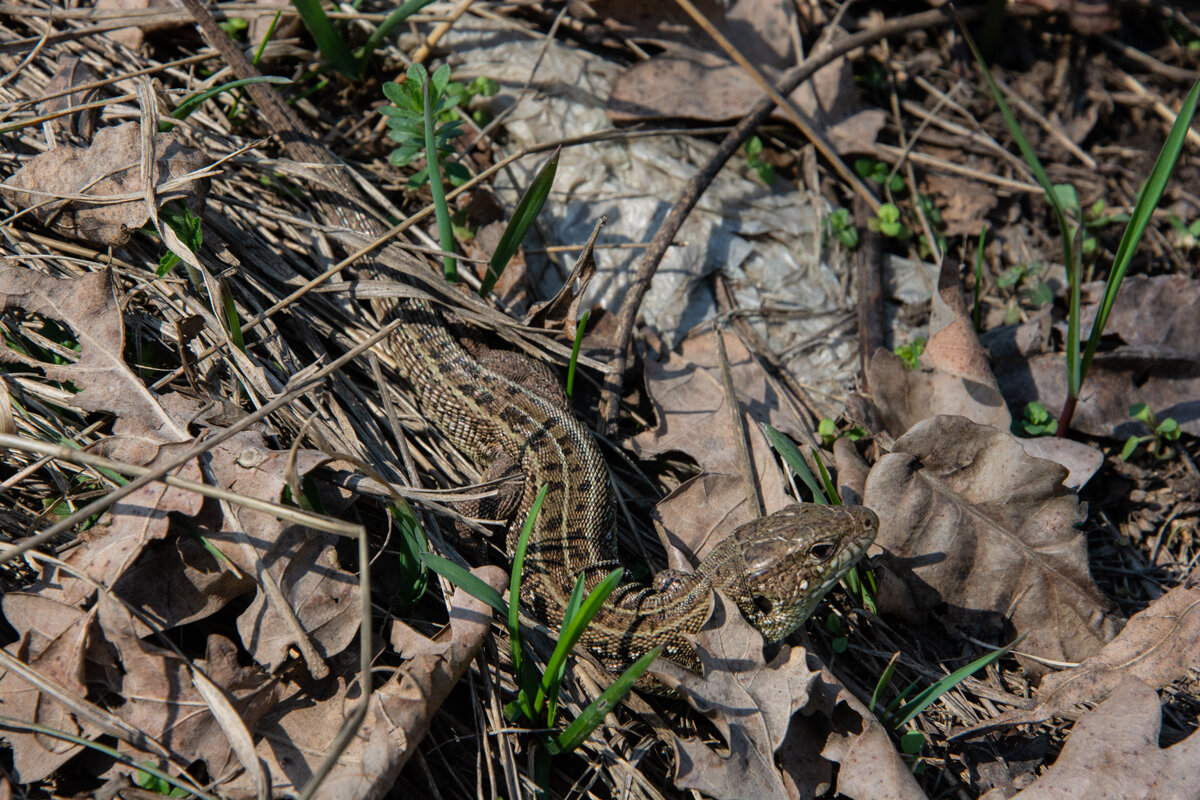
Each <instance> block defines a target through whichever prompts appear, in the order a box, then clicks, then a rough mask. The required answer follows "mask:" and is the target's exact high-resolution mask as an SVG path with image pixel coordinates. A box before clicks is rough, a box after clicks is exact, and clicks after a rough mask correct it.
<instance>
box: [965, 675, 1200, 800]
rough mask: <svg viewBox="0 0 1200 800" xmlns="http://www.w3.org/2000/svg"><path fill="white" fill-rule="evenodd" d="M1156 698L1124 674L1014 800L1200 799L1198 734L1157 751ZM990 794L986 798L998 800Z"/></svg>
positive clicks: (1159, 718)
mask: <svg viewBox="0 0 1200 800" xmlns="http://www.w3.org/2000/svg"><path fill="white" fill-rule="evenodd" d="M1161 727H1162V709H1161V707H1160V706H1159V700H1158V695H1157V694H1156V693H1155V692H1154V690H1153V689H1151V688H1150V687H1149V686H1147V685H1146V684H1144V683H1142V682H1141V681H1139V680H1138V679H1137V678H1134V677H1130V676H1126V677H1125V679H1124V680H1122V681H1121V683H1120V684H1119V685H1118V686H1117V688H1116V690H1115V691H1114V692H1113V693H1112V696H1111V697H1109V698H1108V699H1107V700H1105V701H1104V702H1103V703H1102V704H1100V706H1098V707H1097V708H1096V710H1095V711H1092V712H1089V713H1088V714H1085V715H1084V716H1083V717H1082V718H1081V719H1080V720H1079V721H1078V722H1076V723H1075V728H1074V729H1073V730H1072V731H1071V735H1070V737H1069V738H1068V739H1067V743H1066V745H1064V746H1063V750H1062V754H1061V755H1059V757H1058V760H1057V761H1055V762H1054V765H1053V766H1051V767H1050V768H1049V769H1048V770H1047V771H1046V772H1045V774H1043V775H1042V776H1041V777H1040V778H1038V779H1037V780H1036V781H1035V782H1034V783H1033V784H1032V785H1031V786H1030V787H1029V788H1027V789H1025V790H1024V791H1022V792H1018V793H1017V794H1016V795H1014V796H1013V797H1014V800H1018V799H1019V800H1051V798H1053V800H1074V799H1075V798H1078V800H1165V799H1166V798H1170V799H1171V800H1185V799H1186V798H1200V783H1198V782H1197V781H1196V776H1197V775H1198V774H1200V734H1198V733H1192V734H1191V735H1190V736H1188V737H1187V738H1186V739H1184V740H1183V741H1182V742H1179V743H1178V744H1176V745H1173V746H1171V747H1168V748H1165V749H1160V748H1159V746H1158V739H1159V734H1160V728H1161ZM1003 796H1004V795H1003V794H1002V793H1000V792H999V791H996V790H994V791H993V792H989V793H988V794H987V795H984V797H986V798H989V800H1000V799H1001V798H1003Z"/></svg>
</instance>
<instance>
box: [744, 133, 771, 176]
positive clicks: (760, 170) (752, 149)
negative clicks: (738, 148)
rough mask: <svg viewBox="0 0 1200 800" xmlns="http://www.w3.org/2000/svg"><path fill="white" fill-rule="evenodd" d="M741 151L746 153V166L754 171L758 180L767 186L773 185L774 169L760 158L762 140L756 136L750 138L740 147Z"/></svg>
mask: <svg viewBox="0 0 1200 800" xmlns="http://www.w3.org/2000/svg"><path fill="white" fill-rule="evenodd" d="M742 149H743V150H744V151H745V152H746V166H748V167H749V168H750V169H752V170H754V171H755V172H756V173H757V174H758V179H759V180H760V181H762V182H763V183H765V184H766V185H767V186H770V185H771V184H773V183H774V182H775V177H776V176H775V167H774V166H772V165H771V164H769V163H767V162H766V161H764V160H763V158H762V151H763V143H762V139H759V138H758V137H757V136H751V137H750V138H749V139H748V140H747V141H746V144H744V145H742Z"/></svg>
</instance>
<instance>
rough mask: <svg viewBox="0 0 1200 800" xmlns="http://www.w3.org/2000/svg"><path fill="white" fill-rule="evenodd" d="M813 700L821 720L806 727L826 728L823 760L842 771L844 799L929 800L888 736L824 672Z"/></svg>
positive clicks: (840, 790) (812, 719) (840, 787)
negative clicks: (835, 765) (836, 765)
mask: <svg viewBox="0 0 1200 800" xmlns="http://www.w3.org/2000/svg"><path fill="white" fill-rule="evenodd" d="M811 658H812V656H810V659H811ZM817 666H819V665H817ZM813 696H814V700H816V701H817V702H816V703H815V705H817V706H818V707H819V708H820V710H821V711H822V712H823V714H822V715H821V716H820V717H818V715H817V714H813V715H812V717H810V718H806V720H805V721H806V724H807V725H809V726H810V727H811V726H814V725H820V726H823V730H822V731H821V732H820V735H821V736H823V737H824V741H825V746H824V749H823V750H822V751H821V756H822V757H823V758H827V759H829V760H830V761H834V762H836V763H837V764H839V765H840V766H839V769H838V771H837V794H838V796H839V797H840V796H843V795H845V796H846V797H852V798H855V800H881V798H894V799H895V800H926V798H925V793H924V792H922V791H921V787H920V786H919V785H918V784H917V781H916V779H915V778H914V777H913V774H912V770H911V769H909V767H908V765H907V764H905V763H904V759H902V758H901V757H900V754H899V753H897V752H896V748H894V747H893V746H892V740H891V738H890V737H889V736H888V733H887V730H886V729H885V728H884V727H883V725H881V724H880V723H879V720H877V719H875V715H874V714H872V713H871V712H870V711H869V710H868V709H867V707H866V706H864V705H863V704H862V703H860V702H859V701H858V698H857V697H855V696H854V695H853V693H851V692H850V691H848V690H847V689H846V688H845V687H844V686H842V685H841V683H839V682H838V680H837V678H835V677H834V676H833V674H832V673H831V672H830V671H829V670H828V669H826V668H824V667H821V675H820V677H819V679H818V680H817V681H816V683H815V684H814V686H813ZM818 741H820V739H818ZM808 757H809V758H811V755H809V756H808Z"/></svg>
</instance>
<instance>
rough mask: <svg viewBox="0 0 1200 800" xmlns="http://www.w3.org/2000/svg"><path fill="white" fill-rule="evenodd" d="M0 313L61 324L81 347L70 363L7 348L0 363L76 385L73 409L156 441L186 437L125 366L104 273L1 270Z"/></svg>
mask: <svg viewBox="0 0 1200 800" xmlns="http://www.w3.org/2000/svg"><path fill="white" fill-rule="evenodd" d="M0 308H4V309H6V310H7V309H13V308H20V309H22V310H23V311H25V312H26V313H27V314H39V315H41V316H43V317H46V318H48V319H52V320H54V321H55V322H58V323H61V324H62V326H63V327H65V328H68V329H69V330H70V332H71V335H72V337H73V338H74V339H75V341H76V342H78V343H79V346H80V349H79V358H78V359H77V360H76V361H75V362H74V363H72V364H53V363H49V362H46V361H40V360H38V359H37V358H34V357H33V356H30V355H26V354H24V353H21V352H19V351H17V350H16V349H14V348H12V347H9V346H7V345H5V346H4V347H3V348H0V361H4V362H8V363H10V364H23V365H25V366H27V367H33V368H36V369H39V370H41V371H42V372H43V373H44V374H45V376H46V377H47V378H49V379H50V380H53V381H62V382H66V381H70V382H71V383H73V384H75V387H76V388H77V389H78V392H77V393H76V394H75V395H74V396H73V397H72V398H71V405H72V406H73V407H75V408H79V409H81V410H83V411H108V412H111V413H113V414H116V415H118V416H119V417H120V418H122V419H126V420H129V421H131V422H135V423H137V424H138V425H139V426H140V427H141V428H142V429H143V430H145V431H147V432H152V433H153V434H155V435H156V437H157V439H158V440H159V441H163V442H178V441H183V440H185V439H189V438H190V436H189V435H188V434H187V431H186V430H184V429H183V427H182V426H181V425H180V424H179V423H178V422H177V421H176V420H175V419H174V418H173V417H172V416H171V415H170V414H169V413H168V412H167V411H166V410H164V408H163V407H162V405H161V403H160V402H159V398H158V397H157V396H156V395H155V394H154V393H153V392H152V391H150V390H149V389H147V388H146V385H145V384H144V383H143V382H142V381H141V379H140V378H139V377H138V376H137V374H136V373H134V371H133V370H131V369H130V368H129V366H128V365H127V364H126V363H125V357H124V349H125V323H124V320H123V319H122V318H121V309H120V306H119V304H118V302H117V298H116V297H115V295H114V294H113V289H112V279H111V277H110V275H109V274H108V273H107V272H89V273H87V274H86V275H82V276H80V277H78V278H55V277H53V276H50V275H46V274H43V273H41V272H37V271H35V270H31V269H26V268H24V267H11V266H9V267H0Z"/></svg>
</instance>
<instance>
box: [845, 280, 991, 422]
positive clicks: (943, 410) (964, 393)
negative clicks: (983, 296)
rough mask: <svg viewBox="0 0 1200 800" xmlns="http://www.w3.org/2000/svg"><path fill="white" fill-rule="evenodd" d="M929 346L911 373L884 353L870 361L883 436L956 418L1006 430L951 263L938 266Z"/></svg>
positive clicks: (986, 364) (878, 354)
mask: <svg viewBox="0 0 1200 800" xmlns="http://www.w3.org/2000/svg"><path fill="white" fill-rule="evenodd" d="M929 331H930V333H929V343H928V345H927V346H926V348H925V352H924V353H922V355H921V359H920V364H921V368H920V369H919V370H910V369H908V368H907V367H906V366H905V365H904V362H903V361H902V360H901V359H900V358H899V357H898V356H896V355H894V354H893V353H891V352H890V351H888V350H885V349H883V348H880V349H879V350H876V351H875V353H874V355H872V356H871V363H870V366H869V367H868V375H869V378H870V384H871V394H872V397H873V398H874V400H875V402H876V404H877V405H878V406H879V409H880V411H881V413H882V414H883V419H884V422H885V424H886V425H887V428H888V431H889V432H890V433H891V434H892V435H893V436H897V437H898V436H902V435H903V434H904V432H905V431H907V430H909V429H910V428H911V427H912V426H913V425H915V424H916V423H917V422H918V421H920V420H923V419H929V418H930V417H933V416H936V415H938V414H955V415H958V416H962V417H967V418H969V419H972V420H974V421H976V422H978V423H980V424H983V425H991V426H993V427H996V428H1000V429H1001V430H1008V426H1009V425H1010V424H1011V423H1012V417H1011V416H1010V415H1009V413H1008V408H1007V406H1005V404H1004V397H1003V396H1002V395H1001V394H1000V388H999V386H997V384H996V379H995V377H994V376H993V375H992V370H991V367H989V366H988V361H987V354H986V352H985V351H984V349H983V347H982V346H981V345H980V344H979V339H978V337H977V336H976V335H975V326H974V325H973V323H972V321H971V312H970V310H969V309H968V308H967V303H966V300H965V299H964V298H963V295H962V287H961V284H960V282H959V279H958V273H957V272H956V271H955V269H954V268H952V267H951V266H950V260H949V259H947V260H946V261H944V262H943V263H942V269H941V273H940V274H939V276H938V290H937V292H936V293H935V294H934V295H933V316H932V319H931V320H930V323H929Z"/></svg>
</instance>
